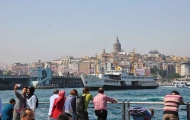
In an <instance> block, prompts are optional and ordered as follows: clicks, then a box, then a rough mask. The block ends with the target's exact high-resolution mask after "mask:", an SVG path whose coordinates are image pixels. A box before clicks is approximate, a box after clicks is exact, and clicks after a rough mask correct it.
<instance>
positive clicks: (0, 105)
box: [0, 98, 3, 120]
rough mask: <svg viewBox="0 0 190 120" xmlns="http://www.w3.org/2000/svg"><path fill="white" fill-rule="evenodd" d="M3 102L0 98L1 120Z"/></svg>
mask: <svg viewBox="0 0 190 120" xmlns="http://www.w3.org/2000/svg"><path fill="white" fill-rule="evenodd" d="M2 107H3V106H2V100H1V98H0V120H1V113H2Z"/></svg>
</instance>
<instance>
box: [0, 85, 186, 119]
mask: <svg viewBox="0 0 190 120" xmlns="http://www.w3.org/2000/svg"><path fill="white" fill-rule="evenodd" d="M58 89H59V90H65V91H66V96H68V95H69V93H70V91H71V90H72V89H73V88H58ZM75 89H76V90H77V91H78V93H79V95H80V94H82V88H75ZM53 90H54V89H36V90H35V94H36V96H37V97H38V99H39V102H49V97H50V96H51V95H52V94H53ZM173 90H177V91H178V92H179V93H180V95H182V96H183V99H184V102H188V101H190V92H189V91H190V89H189V88H175V87H172V86H169V87H164V86H161V87H159V88H157V89H136V90H114V91H111V90H109V91H108V90H107V91H105V94H106V95H108V96H110V97H113V98H115V99H117V100H118V101H119V102H122V101H127V100H129V101H131V102H163V98H164V96H165V95H166V94H169V93H170V92H171V91H173ZM18 91H19V92H21V90H18ZM91 94H92V95H93V96H95V95H96V94H97V91H91ZM0 97H1V99H2V101H3V103H7V102H8V101H9V100H10V99H11V98H15V95H14V91H13V90H4V91H0ZM4 105H5V104H3V106H4ZM89 106H90V107H91V108H89V109H88V112H89V117H90V120H96V119H97V118H96V116H95V115H94V110H93V104H90V105H89ZM121 106H122V105H121V104H109V105H108V117H107V120H120V119H121V118H122V114H121ZM131 106H133V107H136V106H145V107H147V108H163V107H164V105H150V104H148V105H147V104H133V105H131ZM180 108H181V109H186V106H180ZM48 109H49V104H40V105H39V108H37V109H36V112H35V113H36V120H47V116H48ZM126 113H127V112H126ZM162 113H163V110H155V115H154V117H153V118H152V120H162ZM186 116H187V113H186V110H180V111H179V117H180V120H186V119H187V117H186ZM131 120H132V117H131Z"/></svg>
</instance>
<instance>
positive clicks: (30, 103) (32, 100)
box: [27, 95, 37, 110]
mask: <svg viewBox="0 0 190 120" xmlns="http://www.w3.org/2000/svg"><path fill="white" fill-rule="evenodd" d="M36 102H37V99H36V96H35V95H33V96H32V97H31V98H30V99H27V107H29V108H31V109H33V110H35V109H36Z"/></svg>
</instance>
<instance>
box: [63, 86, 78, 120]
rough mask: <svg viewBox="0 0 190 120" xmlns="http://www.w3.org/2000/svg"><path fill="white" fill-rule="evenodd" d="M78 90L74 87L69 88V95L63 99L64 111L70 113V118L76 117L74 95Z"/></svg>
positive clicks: (73, 119)
mask: <svg viewBox="0 0 190 120" xmlns="http://www.w3.org/2000/svg"><path fill="white" fill-rule="evenodd" d="M77 96H78V92H77V90H76V89H73V90H71V92H70V95H69V96H67V97H66V100H65V104H64V107H65V113H68V114H70V115H72V120H75V117H76V97H77Z"/></svg>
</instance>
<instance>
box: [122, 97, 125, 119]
mask: <svg viewBox="0 0 190 120" xmlns="http://www.w3.org/2000/svg"><path fill="white" fill-rule="evenodd" d="M122 120H125V100H124V101H123V102H122Z"/></svg>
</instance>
